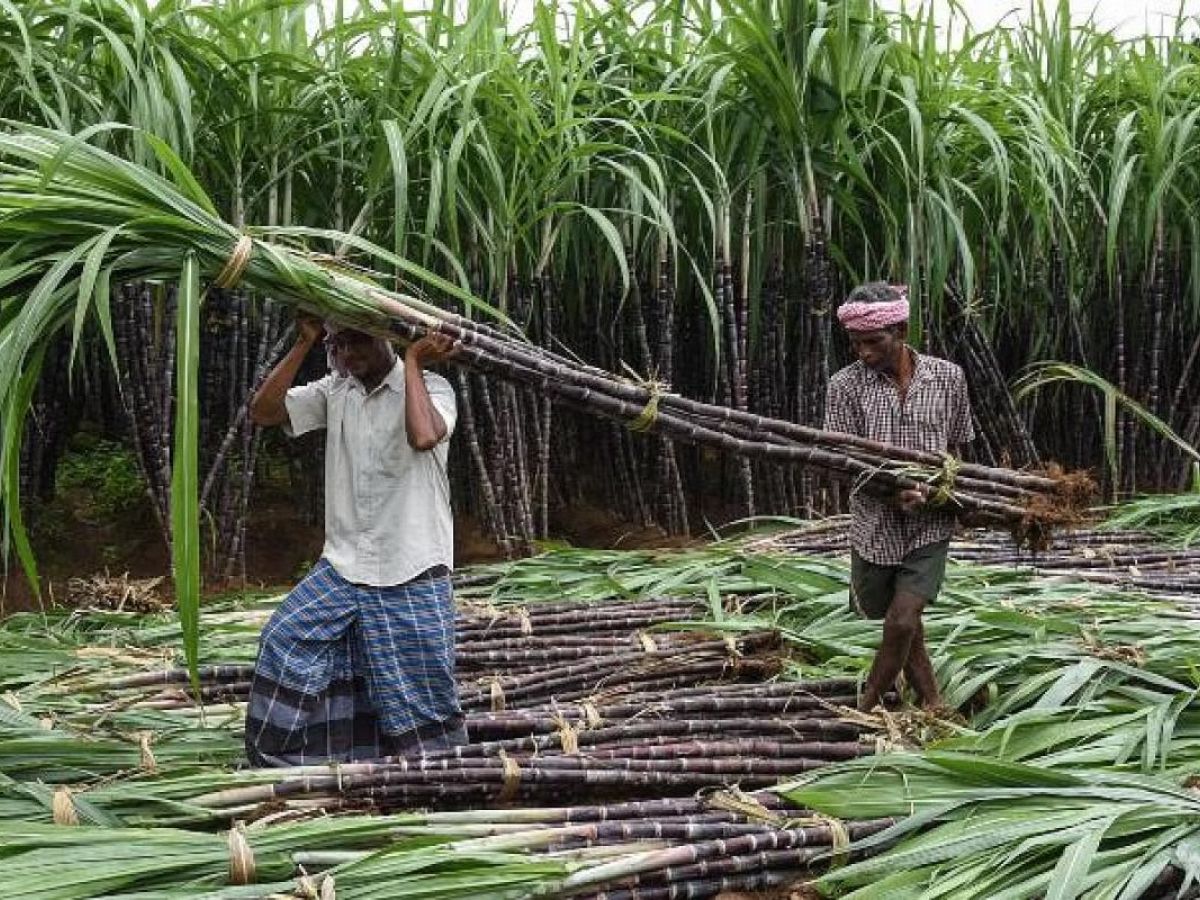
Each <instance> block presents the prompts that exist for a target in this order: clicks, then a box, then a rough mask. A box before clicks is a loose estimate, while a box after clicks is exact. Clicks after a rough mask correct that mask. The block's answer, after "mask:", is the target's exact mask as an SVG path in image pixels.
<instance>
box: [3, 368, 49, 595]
mask: <svg viewBox="0 0 1200 900" xmlns="http://www.w3.org/2000/svg"><path fill="white" fill-rule="evenodd" d="M44 354H45V345H44V344H43V345H42V346H40V347H38V348H37V349H35V350H34V351H33V354H32V356H30V358H29V360H28V362H27V365H26V367H25V371H23V372H22V373H21V375H20V377H19V378H18V379H17V385H16V390H15V391H14V392H13V394H12V395H11V396H10V397H9V401H8V410H7V412H6V414H5V415H4V417H3V423H4V445H3V459H4V519H5V525H6V528H5V532H4V534H5V541H4V551H5V562H6V563H7V558H8V549H9V543H8V539H9V537H10V536H11V538H12V544H13V546H15V547H16V551H17V558H18V559H19V560H20V561H21V568H22V569H23V570H24V572H25V578H26V580H27V581H28V582H29V586H30V588H31V589H32V590H33V594H34V597H35V598H36V599H37V601H38V604H39V605H40V604H41V602H42V587H41V579H40V578H39V576H38V567H37V560H36V558H35V557H34V553H33V547H32V546H31V545H30V543H29V534H28V532H27V531H26V530H25V520H24V516H23V515H22V513H21V436H22V435H23V434H24V431H25V422H26V416H25V410H26V409H28V408H29V404H30V403H31V402H32V401H33V392H34V391H35V390H36V389H37V383H38V378H39V376H40V375H41V372H42V359H43V356H44Z"/></svg>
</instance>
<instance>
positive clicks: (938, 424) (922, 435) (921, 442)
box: [908, 409, 949, 453]
mask: <svg viewBox="0 0 1200 900" xmlns="http://www.w3.org/2000/svg"><path fill="white" fill-rule="evenodd" d="M948 414H949V413H948V412H946V411H945V410H941V411H939V410H930V409H925V410H921V411H920V412H918V413H914V414H913V415H911V416H910V417H909V420H908V425H909V430H910V433H911V434H912V435H913V438H914V443H915V444H916V446H915V447H914V448H913V449H915V450H925V451H929V452H934V453H939V452H941V451H943V450H945V449H947V448H946V427H947V425H948V422H947V418H946V417H947V415H948Z"/></svg>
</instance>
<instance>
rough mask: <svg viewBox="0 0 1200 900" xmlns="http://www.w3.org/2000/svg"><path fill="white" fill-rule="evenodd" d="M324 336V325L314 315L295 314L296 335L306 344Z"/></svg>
mask: <svg viewBox="0 0 1200 900" xmlns="http://www.w3.org/2000/svg"><path fill="white" fill-rule="evenodd" d="M324 336H325V325H324V323H323V322H322V321H321V320H320V319H318V318H317V317H316V316H310V315H308V314H307V313H300V314H299V315H298V316H296V337H297V339H298V340H301V341H304V342H305V343H306V344H309V345H312V344H315V343H317V341H319V340H321V338H323V337H324Z"/></svg>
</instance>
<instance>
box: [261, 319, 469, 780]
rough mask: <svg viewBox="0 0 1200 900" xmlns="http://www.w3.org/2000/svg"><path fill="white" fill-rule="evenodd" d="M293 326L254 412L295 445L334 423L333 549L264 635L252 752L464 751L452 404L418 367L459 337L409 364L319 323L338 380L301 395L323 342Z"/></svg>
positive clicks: (371, 342) (329, 447)
mask: <svg viewBox="0 0 1200 900" xmlns="http://www.w3.org/2000/svg"><path fill="white" fill-rule="evenodd" d="M298 328H299V335H298V338H297V340H296V344H295V346H293V347H292V349H291V351H290V352H289V353H288V354H287V355H286V356H285V357H284V358H283V359H282V360H281V361H280V363H279V364H278V365H277V366H276V367H275V368H274V369H273V370H272V371H271V373H270V374H269V375H268V376H267V378H266V380H265V381H264V382H263V385H262V387H261V388H260V389H259V390H258V392H257V393H256V394H255V395H254V398H253V400H252V401H251V405H250V415H251V418H252V419H253V420H254V421H255V422H256V423H257V424H259V425H282V426H283V427H284V429H285V431H286V432H287V433H288V434H289V435H292V436H296V435H301V434H304V433H306V432H308V431H313V430H316V429H321V428H323V429H325V432H326V437H325V546H324V550H323V551H322V554H321V559H320V561H318V562H317V564H316V566H314V567H313V569H312V571H310V572H309V573H308V575H307V576H306V577H305V578H304V580H303V581H301V582H300V584H299V585H297V586H296V588H295V589H294V590H293V591H292V592H291V593H290V594H288V596H287V598H286V599H285V600H284V601H283V603H282V604H281V605H280V607H279V608H278V609H277V610H276V611H275V613H274V614H273V615H272V616H271V619H270V621H269V622H268V623H267V625H266V627H265V628H264V629H263V632H262V637H261V639H260V642H259V651H258V659H257V661H256V662H255V666H254V681H253V684H252V685H251V688H250V702H249V705H248V707H247V710H246V753H247V755H248V756H249V758H250V762H251V763H252V764H254V765H288V766H290V765H303V764H306V763H320V762H330V761H344V760H352V759H373V758H377V757H381V756H390V755H395V754H399V753H407V752H413V751H420V750H430V749H437V748H441V747H446V746H450V745H453V744H457V743H463V742H464V741H465V739H466V735H465V730H464V727H463V717H462V710H461V708H460V706H459V702H458V693H457V689H456V685H455V678H454V608H453V602H452V597H451V588H450V567H451V565H452V563H453V543H452V542H453V520H452V518H451V513H450V485H449V480H448V478H447V473H446V459H447V454H448V442H449V438H450V434H451V432H453V430H454V423H455V416H456V405H455V399H454V392H453V390H452V389H451V387H450V384H449V383H448V382H447V381H446V380H445V379H444V378H442V377H440V376H438V375H435V374H433V373H431V372H426V371H424V367H425V366H426V365H431V364H435V363H438V362H441V361H442V360H444V359H446V358H447V357H448V356H449V354H450V352H451V346H450V343H449V341H448V340H447V339H445V338H443V337H440V336H432V337H427V338H424V339H422V340H419V341H417V342H416V343H414V344H412V345H411V346H410V347H409V348H408V349H407V351H406V352H405V354H404V358H403V360H401V359H398V358H397V356H396V353H395V351H394V350H393V349H392V347H391V345H390V344H389V343H388V341H387V340H386V339H383V338H379V337H375V336H373V335H370V334H366V333H364V332H361V331H356V330H353V329H349V328H338V327H336V326H334V325H326V326H324V330H325V342H326V345H327V347H328V349H329V359H330V362H331V368H333V369H334V371H333V372H332V373H331V374H329V375H326V376H325V377H324V378H322V379H320V380H318V381H314V382H311V383H309V384H305V385H302V386H299V387H293V386H292V382H293V381H294V380H295V378H296V374H297V372H298V371H299V370H300V366H301V364H302V363H303V362H304V359H305V357H306V356H307V355H308V353H309V351H310V350H311V349H312V348H313V346H314V345H316V343H317V342H318V341H319V340H320V339H321V336H322V325H321V323H320V321H319V320H316V319H310V318H303V319H301V320H300V321H299V322H298Z"/></svg>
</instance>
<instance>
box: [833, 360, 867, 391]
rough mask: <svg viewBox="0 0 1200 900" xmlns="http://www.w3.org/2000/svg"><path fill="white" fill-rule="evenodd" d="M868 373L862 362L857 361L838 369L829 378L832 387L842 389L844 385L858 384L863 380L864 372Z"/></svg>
mask: <svg viewBox="0 0 1200 900" xmlns="http://www.w3.org/2000/svg"><path fill="white" fill-rule="evenodd" d="M865 371H866V366H864V365H863V363H862V360H855V361H854V362H852V363H850V365H848V366H844V367H843V368H841V369H838V370H837V371H836V372H834V373H833V374H832V375H830V376H829V386H830V387H841V386H842V385H848V384H856V383H857V382H859V381H861V380H862V377H863V372H865Z"/></svg>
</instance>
